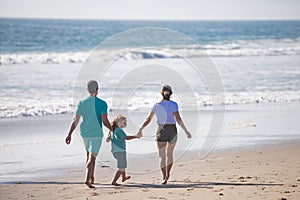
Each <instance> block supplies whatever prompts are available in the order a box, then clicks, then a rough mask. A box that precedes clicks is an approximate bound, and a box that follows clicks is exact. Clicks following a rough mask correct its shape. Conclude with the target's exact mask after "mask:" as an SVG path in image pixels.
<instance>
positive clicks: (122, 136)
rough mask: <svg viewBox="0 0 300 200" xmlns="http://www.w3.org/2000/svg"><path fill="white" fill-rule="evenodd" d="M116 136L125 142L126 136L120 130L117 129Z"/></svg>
mask: <svg viewBox="0 0 300 200" xmlns="http://www.w3.org/2000/svg"><path fill="white" fill-rule="evenodd" d="M118 136H119V137H120V139H122V140H125V138H126V136H127V135H126V133H125V132H124V131H123V130H122V129H120V128H118Z"/></svg>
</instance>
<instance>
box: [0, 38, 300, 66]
mask: <svg viewBox="0 0 300 200" xmlns="http://www.w3.org/2000/svg"><path fill="white" fill-rule="evenodd" d="M159 48H161V50H162V51H161V50H160V51H156V50H149V49H148V50H131V51H130V52H129V53H127V54H122V55H120V57H121V58H122V59H123V60H139V59H157V58H177V57H179V56H182V57H187V58H188V57H196V56H199V55H203V53H206V54H208V55H209V56H219V57H230V56H281V55H300V38H296V39H282V40H273V39H264V40H236V41H228V42H215V43H212V44H203V45H197V46H194V45H188V46H173V47H159ZM174 49H176V51H177V52H179V53H180V55H174V54H173V53H172V50H174ZM127 50H128V49H124V51H125V52H126V51H127ZM89 53H90V52H87V51H83V52H62V53H53V52H49V53H34V52H28V53H14V54H0V65H16V64H18V65H20V64H22V65H23V64H70V63H83V62H84V61H85V59H86V58H87V57H88V55H89ZM97 53H98V54H99V58H101V55H105V54H107V50H103V51H99V52H97Z"/></svg>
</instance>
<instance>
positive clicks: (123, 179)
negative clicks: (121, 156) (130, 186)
mask: <svg viewBox="0 0 300 200" xmlns="http://www.w3.org/2000/svg"><path fill="white" fill-rule="evenodd" d="M130 178H131V176H126V177H125V178H122V182H125V181H127V180H129V179H130Z"/></svg>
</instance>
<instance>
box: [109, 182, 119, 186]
mask: <svg viewBox="0 0 300 200" xmlns="http://www.w3.org/2000/svg"><path fill="white" fill-rule="evenodd" d="M111 184H112V185H114V186H120V185H121V184H119V183H111Z"/></svg>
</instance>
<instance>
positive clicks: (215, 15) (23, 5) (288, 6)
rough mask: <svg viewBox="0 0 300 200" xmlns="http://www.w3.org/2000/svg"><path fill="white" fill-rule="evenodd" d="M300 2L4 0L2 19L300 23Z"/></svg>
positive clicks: (251, 0)
mask: <svg viewBox="0 0 300 200" xmlns="http://www.w3.org/2000/svg"><path fill="white" fill-rule="evenodd" d="M299 11H300V1H299V0H151V1H149V0H147V1H146V0H106V1H104V0H0V17H12V18H50V19H52V18H58V19H61V18H62V19H124V20H291V19H292V20H299V19H300V12H299Z"/></svg>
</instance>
